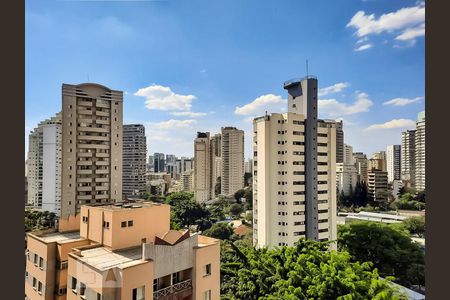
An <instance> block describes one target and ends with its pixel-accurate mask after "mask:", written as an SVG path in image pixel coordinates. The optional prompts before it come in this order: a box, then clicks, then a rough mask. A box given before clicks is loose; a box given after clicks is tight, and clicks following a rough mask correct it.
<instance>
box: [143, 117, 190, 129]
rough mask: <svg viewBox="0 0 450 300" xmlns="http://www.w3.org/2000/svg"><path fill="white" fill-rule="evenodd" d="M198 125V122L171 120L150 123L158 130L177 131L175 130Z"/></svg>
mask: <svg viewBox="0 0 450 300" xmlns="http://www.w3.org/2000/svg"><path fill="white" fill-rule="evenodd" d="M196 123H197V120H174V119H170V120H168V121H163V122H159V123H150V125H153V126H154V127H156V128H160V129H175V128H178V129H180V128H192V126H193V125H194V124H196Z"/></svg>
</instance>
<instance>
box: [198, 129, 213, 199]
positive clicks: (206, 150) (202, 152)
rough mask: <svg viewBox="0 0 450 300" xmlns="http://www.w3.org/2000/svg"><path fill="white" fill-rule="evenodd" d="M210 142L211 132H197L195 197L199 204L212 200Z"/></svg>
mask: <svg viewBox="0 0 450 300" xmlns="http://www.w3.org/2000/svg"><path fill="white" fill-rule="evenodd" d="M210 142H211V140H210V134H209V132H197V138H196V139H195V141H194V178H195V179H194V195H195V200H196V201H197V202H205V201H208V200H210V199H211V198H212V195H211V191H212V187H211V186H212V184H211V178H212V175H211V173H212V171H211V169H212V168H211V149H210V148H211V147H210Z"/></svg>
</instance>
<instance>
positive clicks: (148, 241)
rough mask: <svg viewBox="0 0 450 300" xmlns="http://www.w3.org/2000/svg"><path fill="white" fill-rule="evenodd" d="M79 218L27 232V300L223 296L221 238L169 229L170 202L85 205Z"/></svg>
mask: <svg viewBox="0 0 450 300" xmlns="http://www.w3.org/2000/svg"><path fill="white" fill-rule="evenodd" d="M79 216H80V217H79V219H78V218H73V219H71V220H66V221H65V223H64V222H60V228H59V230H60V231H59V232H55V231H47V232H34V233H29V234H28V249H27V262H26V270H27V272H26V280H25V281H26V283H25V295H26V299H67V300H70V299H77V300H79V299H85V300H91V299H92V300H98V299H101V300H113V299H117V300H143V299H146V300H149V299H160V300H169V299H170V300H175V299H186V300H187V299H192V300H194V299H198V300H207V299H220V243H219V240H216V239H212V238H209V237H205V236H201V235H198V234H191V233H190V232H189V231H188V230H186V231H176V230H170V206H169V205H166V204H156V203H151V202H139V203H132V204H124V203H117V204H115V205H101V206H97V205H84V206H82V207H81V210H80V214H79ZM77 221H78V222H79V223H78V224H79V226H78V227H79V231H64V230H65V229H73V227H74V226H73V223H75V222H77ZM69 223H72V224H69Z"/></svg>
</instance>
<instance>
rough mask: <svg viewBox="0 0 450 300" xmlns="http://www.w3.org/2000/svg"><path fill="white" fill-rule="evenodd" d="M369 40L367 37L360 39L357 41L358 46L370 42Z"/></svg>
mask: <svg viewBox="0 0 450 300" xmlns="http://www.w3.org/2000/svg"><path fill="white" fill-rule="evenodd" d="M368 41H369V38H368V37H367V36H365V37H362V38H360V39H359V40H357V41H356V43H357V44H361V43H364V42H368Z"/></svg>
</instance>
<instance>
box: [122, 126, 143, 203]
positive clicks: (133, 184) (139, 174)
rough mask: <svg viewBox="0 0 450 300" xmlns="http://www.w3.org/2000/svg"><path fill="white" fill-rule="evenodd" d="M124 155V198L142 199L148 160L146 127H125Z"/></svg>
mask: <svg viewBox="0 0 450 300" xmlns="http://www.w3.org/2000/svg"><path fill="white" fill-rule="evenodd" d="M122 153H123V160H122V161H123V162H122V166H123V167H122V168H123V175H122V192H123V195H124V198H128V197H130V198H133V197H140V196H142V195H143V194H144V192H145V174H146V166H145V160H146V158H147V139H146V137H145V127H144V125H141V124H127V125H123V152H122Z"/></svg>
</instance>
